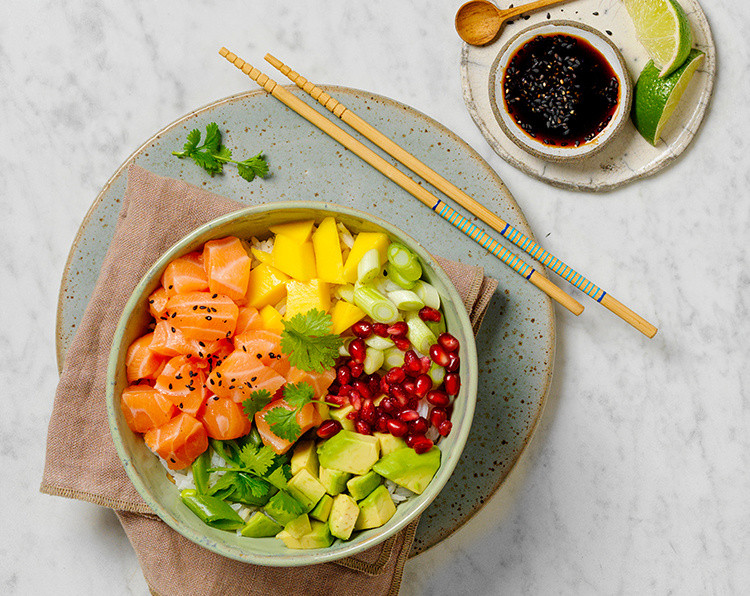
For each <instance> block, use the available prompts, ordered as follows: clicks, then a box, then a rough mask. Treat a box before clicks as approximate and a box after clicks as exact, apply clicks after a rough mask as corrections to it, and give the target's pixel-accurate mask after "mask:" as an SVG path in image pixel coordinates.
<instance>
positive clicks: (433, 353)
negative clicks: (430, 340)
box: [430, 344, 450, 366]
mask: <svg viewBox="0 0 750 596" xmlns="http://www.w3.org/2000/svg"><path fill="white" fill-rule="evenodd" d="M430 358H432V360H433V362H435V364H438V365H440V366H448V363H449V362H450V359H449V358H448V352H446V351H445V350H444V349H443V348H442V346H440V345H438V344H432V345H431V346H430Z"/></svg>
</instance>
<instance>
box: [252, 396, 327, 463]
mask: <svg viewBox="0 0 750 596" xmlns="http://www.w3.org/2000/svg"><path fill="white" fill-rule="evenodd" d="M278 407H281V408H284V409H286V410H289V411H293V410H294V409H295V408H294V407H293V406H290V405H289V404H288V403H286V401H284V400H283V399H277V400H274V401H272V402H271V403H269V404H268V405H267V406H266V407H265V408H263V409H262V410H261V411H260V412H257V413H256V414H255V426H256V427H257V429H258V432H259V433H260V438H261V439H262V440H263V444H264V445H268V446H269V447H270V448H271V449H273V450H274V452H276V453H278V454H282V453H286V452H287V451H289V448H290V447H291V446H292V445H293V444H294V443H293V442H291V441H287V440H286V439H282V438H281V437H278V436H276V435H275V434H274V433H273V431H272V430H271V427H270V426H269V425H268V424H267V423H266V421H265V418H264V416H265V415H266V412H268V411H269V410H272V409H273V408H278ZM321 422H323V419H322V418H321V416H320V414H319V413H318V410H317V409H316V408H315V405H314V404H306V405H304V406H303V407H302V409H301V410H300V411H299V412H297V424H299V425H300V428H301V429H302V434H304V433H305V432H307V431H308V430H310V429H311V428H313V427H314V426H320V423H321Z"/></svg>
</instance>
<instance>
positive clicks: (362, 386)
mask: <svg viewBox="0 0 750 596" xmlns="http://www.w3.org/2000/svg"><path fill="white" fill-rule="evenodd" d="M353 385H354V388H355V389H356V390H357V391H359V394H360V395H361V396H362V397H363V398H364V399H372V392H371V391H370V386H369V385H368V384H367V383H365V382H364V381H354V383H353Z"/></svg>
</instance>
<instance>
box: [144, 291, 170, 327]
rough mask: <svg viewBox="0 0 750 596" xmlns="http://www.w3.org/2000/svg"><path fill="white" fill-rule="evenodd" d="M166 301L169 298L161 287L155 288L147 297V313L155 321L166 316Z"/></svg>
mask: <svg viewBox="0 0 750 596" xmlns="http://www.w3.org/2000/svg"><path fill="white" fill-rule="evenodd" d="M167 300H169V296H168V295H167V291H166V290H165V289H164V288H162V287H158V288H156V289H155V290H154V291H153V292H152V293H151V295H150V296H149V297H148V311H149V312H150V313H151V316H152V317H154V318H155V319H156V320H157V321H159V320H161V319H162V318H164V317H165V316H166V314H167Z"/></svg>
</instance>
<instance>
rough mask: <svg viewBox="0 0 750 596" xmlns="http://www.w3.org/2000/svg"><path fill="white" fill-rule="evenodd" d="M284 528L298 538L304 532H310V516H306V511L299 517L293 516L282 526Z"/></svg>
mask: <svg viewBox="0 0 750 596" xmlns="http://www.w3.org/2000/svg"><path fill="white" fill-rule="evenodd" d="M284 530H286V531H287V532H289V533H290V534H291V535H292V536H293V537H294V538H296V539H297V540H299V539H300V538H302V537H303V536H304V535H305V534H309V533H310V532H312V527H311V526H310V518H309V517H307V513H303V514H302V515H300V516H299V517H295V518H294V519H293V520H292V521H290V522H289V523H287V524H286V525H285V526H284Z"/></svg>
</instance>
